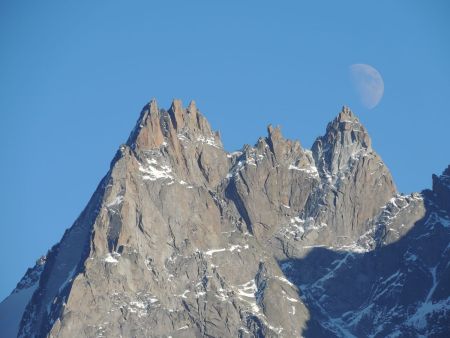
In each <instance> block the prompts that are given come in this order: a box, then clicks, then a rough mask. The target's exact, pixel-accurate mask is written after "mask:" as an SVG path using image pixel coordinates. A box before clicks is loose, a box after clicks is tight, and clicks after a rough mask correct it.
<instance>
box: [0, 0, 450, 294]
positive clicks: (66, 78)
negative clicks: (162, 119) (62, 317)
mask: <svg viewBox="0 0 450 338" xmlns="http://www.w3.org/2000/svg"><path fill="white" fill-rule="evenodd" d="M156 3H158V4H156ZM308 3H309V4H307V2H306V1H261V0H259V1H221V2H219V1H206V0H204V1H158V2H157V1H112V0H108V1H12V0H11V1H6V0H5V1H1V2H0V114H1V123H0V141H1V145H2V150H1V157H0V158H1V163H0V164H1V165H0V180H1V181H0V184H1V188H2V192H1V194H0V206H1V207H0V208H1V212H0V227H1V228H0V231H1V232H0V233H1V236H0V257H1V259H0V273H1V278H0V298H3V297H4V296H6V295H7V294H8V293H9V292H10V291H11V290H12V289H13V288H14V286H15V284H16V283H17V282H18V280H19V279H20V277H21V276H22V275H23V273H24V272H25V270H26V268H27V267H28V266H31V265H33V264H34V261H35V260H36V259H37V258H38V257H39V256H40V255H42V254H45V253H46V251H47V250H48V249H49V248H50V247H51V246H52V245H53V244H55V243H56V242H57V241H59V239H60V238H61V236H62V234H63V231H64V230H65V229H66V228H67V227H69V226H71V224H72V223H73V221H74V220H75V219H76V217H77V216H78V214H79V213H80V212H81V210H82V209H83V208H84V206H85V204H86V203H87V201H88V199H89V197H90V196H91V194H92V193H93V192H94V190H95V187H96V185H97V184H98V182H99V181H100V179H101V178H102V177H103V175H104V174H105V173H106V172H107V170H108V167H109V163H110V160H111V159H112V157H113V156H114V153H115V151H116V150H117V148H118V147H119V145H120V144H121V143H122V142H125V140H126V139H127V137H128V134H129V132H130V131H131V129H132V127H133V126H134V123H135V121H136V119H137V118H138V115H139V112H140V109H141V108H142V106H143V105H144V104H145V103H146V102H148V101H149V100H150V99H151V98H152V97H156V98H157V100H158V102H159V104H160V106H161V107H165V108H168V107H169V105H170V102H171V99H172V98H181V99H182V100H183V101H184V102H185V103H186V104H187V102H188V101H189V100H190V99H195V100H196V102H197V105H198V107H199V108H200V110H201V111H202V112H203V113H204V114H205V115H206V116H207V118H208V119H209V121H210V122H211V124H212V126H213V128H214V129H218V130H220V131H221V133H222V138H223V142H224V144H225V147H226V149H227V150H230V151H232V150H236V149H238V148H240V147H241V146H242V145H243V144H244V143H249V144H253V143H254V142H255V141H256V140H257V138H258V137H259V136H264V135H265V134H266V126H267V124H269V123H272V124H279V125H281V126H282V130H283V133H284V135H285V136H286V137H288V138H293V139H299V140H300V142H301V143H302V145H303V146H304V147H310V146H311V144H312V143H313V141H314V139H315V137H317V136H319V135H321V134H323V133H324V130H325V127H326V124H327V122H329V121H330V120H331V119H332V118H333V117H334V116H335V115H336V114H337V113H338V111H339V110H340V108H341V106H342V105H344V104H347V105H349V106H350V107H351V108H352V110H353V111H354V112H355V113H356V114H357V115H358V116H359V117H360V119H361V121H362V122H363V123H364V124H365V125H366V127H367V129H368V130H369V133H370V134H371V136H372V139H373V145H374V148H375V149H376V150H377V151H378V153H379V154H380V155H381V157H382V158H383V159H384V161H385V162H386V164H387V165H388V167H389V168H390V169H391V171H392V173H393V176H394V179H395V181H396V183H397V186H398V188H399V190H400V191H402V192H405V193H408V192H412V191H419V190H421V189H422V188H427V187H430V184H431V174H432V173H440V172H442V170H443V169H444V167H446V166H447V165H448V164H450V137H449V127H450V61H449V60H450V20H448V18H449V17H450V2H449V1H411V0H408V1H391V0H389V1H361V0H358V1H326V2H324V1H308ZM355 63H365V64H370V65H372V66H373V67H375V68H376V69H377V70H378V71H379V72H380V73H381V75H382V77H383V79H384V86H385V88H384V97H383V98H382V100H381V102H380V103H379V105H378V106H376V107H375V108H373V109H367V108H365V107H364V106H362V105H361V104H360V103H359V100H358V98H357V96H356V92H355V90H354V89H353V88H352V86H351V84H350V77H349V74H348V69H349V66H350V65H352V64H355Z"/></svg>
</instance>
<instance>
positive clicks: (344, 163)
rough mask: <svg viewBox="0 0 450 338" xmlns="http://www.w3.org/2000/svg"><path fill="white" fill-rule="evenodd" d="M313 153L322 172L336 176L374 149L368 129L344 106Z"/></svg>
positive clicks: (315, 145)
mask: <svg viewBox="0 0 450 338" xmlns="http://www.w3.org/2000/svg"><path fill="white" fill-rule="evenodd" d="M312 151H313V155H314V158H315V160H316V162H317V163H318V164H319V167H320V168H321V170H322V172H323V173H324V174H326V175H336V174H337V173H339V172H342V171H345V170H346V169H347V168H348V167H349V166H350V165H351V163H352V162H354V160H356V159H357V158H359V157H360V156H362V155H364V154H365V153H368V152H371V151H372V147H371V140H370V137H369V134H368V133H367V131H366V128H365V127H364V126H363V125H362V124H361V123H360V122H359V119H358V118H357V117H356V115H355V114H354V113H353V112H352V111H351V110H350V108H348V107H346V106H344V107H343V108H342V110H341V112H340V113H339V114H338V115H337V116H336V118H335V119H334V120H333V121H332V122H330V123H329V124H328V126H327V129H326V132H325V135H324V136H321V137H319V138H317V140H316V141H315V142H314V144H313V147H312Z"/></svg>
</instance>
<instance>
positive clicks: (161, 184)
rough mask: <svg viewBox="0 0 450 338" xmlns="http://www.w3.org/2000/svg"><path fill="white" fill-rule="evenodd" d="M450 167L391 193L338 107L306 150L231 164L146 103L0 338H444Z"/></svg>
mask: <svg viewBox="0 0 450 338" xmlns="http://www.w3.org/2000/svg"><path fill="white" fill-rule="evenodd" d="M449 261H450V166H449V167H448V168H447V169H446V170H445V171H444V173H443V174H442V175H440V176H435V175H434V176H433V187H432V189H431V190H424V191H422V192H420V193H414V194H411V195H403V194H400V193H398V191H397V189H396V187H395V185H394V182H393V179H392V177H391V174H390V172H389V170H388V168H387V167H386V165H385V164H384V163H383V161H382V160H381V158H380V156H379V155H378V154H377V153H376V152H375V151H374V150H373V148H372V145H371V139H370V137H369V135H368V133H367V130H366V129H365V127H364V126H363V125H362V124H361V123H360V122H359V120H358V118H357V117H356V116H355V115H354V114H353V112H351V111H350V109H348V108H347V107H344V108H343V109H342V111H341V112H340V113H339V114H338V116H337V117H336V118H335V119H334V120H333V121H331V122H330V123H329V124H328V126H327V129H326V132H325V134H324V135H323V136H321V137H319V138H318V139H317V140H316V141H315V143H314V145H313V147H312V149H311V150H307V149H304V148H302V146H301V145H300V143H299V142H298V141H291V140H287V139H285V138H284V137H283V136H282V134H281V131H280V128H274V127H272V126H269V127H268V130H267V136H266V137H261V138H259V139H258V140H257V142H256V144H255V145H254V146H249V145H246V146H244V147H243V148H242V149H241V151H237V152H232V153H228V152H226V151H225V150H224V149H223V146H222V142H221V140H220V134H219V133H218V132H214V131H213V130H212V129H211V127H210V125H209V123H208V121H207V120H206V119H205V117H204V116H203V115H202V114H201V113H200V112H199V110H198V109H197V107H196V105H195V103H194V102H191V103H190V104H189V106H188V107H187V108H183V106H182V104H181V102H180V101H178V100H174V101H173V103H172V105H171V107H170V109H169V110H167V111H166V110H163V109H159V108H158V106H157V104H156V101H154V100H153V101H151V102H150V103H149V104H148V105H146V106H145V107H144V108H143V110H142V112H141V114H140V117H139V119H138V121H137V124H136V126H135V128H134V129H133V131H132V132H131V134H130V136H129V138H128V141H127V142H126V144H123V145H122V146H120V148H119V150H118V151H117V153H116V155H115V157H114V159H113V160H112V163H111V166H110V170H109V171H108V173H107V174H106V176H105V177H104V178H103V180H102V181H101V182H100V184H99V186H98V188H97V190H96V191H95V193H94V195H93V196H92V198H91V199H90V201H89V203H88V205H87V206H86V208H85V209H84V210H83V212H82V213H81V214H80V216H79V217H78V219H77V220H76V221H75V223H74V224H73V225H72V227H70V228H69V229H68V230H67V231H66V232H65V233H64V236H63V238H62V239H61V241H60V242H59V243H58V244H56V245H55V246H54V247H52V248H51V250H49V252H48V253H47V255H46V256H45V257H42V258H41V259H40V260H39V261H38V262H37V264H36V266H35V267H34V268H31V269H29V270H28V271H27V273H26V274H25V276H24V278H23V279H22V280H21V281H20V282H19V284H18V285H17V287H16V289H15V290H14V291H13V292H12V293H11V295H10V296H9V297H7V298H6V299H5V300H4V301H3V302H2V303H1V304H0V332H1V334H0V335H1V336H2V337H16V336H18V337H299V336H304V337H418V336H427V337H448V336H450V325H449V323H450V264H448V262H449Z"/></svg>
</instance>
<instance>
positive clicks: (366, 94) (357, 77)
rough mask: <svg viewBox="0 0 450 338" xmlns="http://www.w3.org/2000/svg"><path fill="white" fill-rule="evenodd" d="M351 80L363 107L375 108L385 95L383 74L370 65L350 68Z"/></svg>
mask: <svg viewBox="0 0 450 338" xmlns="http://www.w3.org/2000/svg"><path fill="white" fill-rule="evenodd" d="M350 79H351V81H352V83H353V86H354V88H355V90H356V92H357V93H358V96H359V99H360V101H361V103H362V104H363V106H364V107H366V108H368V109H372V108H375V107H376V106H377V104H378V103H379V102H380V101H381V98H382V97H383V93H384V82H383V78H382V77H381V74H380V73H379V72H378V71H377V70H376V69H375V68H373V67H372V66H370V65H366V64H363V63H357V64H353V65H351V66H350Z"/></svg>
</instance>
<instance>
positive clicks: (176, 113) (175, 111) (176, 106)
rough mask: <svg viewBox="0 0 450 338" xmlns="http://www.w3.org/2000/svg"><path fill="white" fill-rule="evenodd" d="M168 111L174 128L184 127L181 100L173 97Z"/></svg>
mask: <svg viewBox="0 0 450 338" xmlns="http://www.w3.org/2000/svg"><path fill="white" fill-rule="evenodd" d="M168 113H169V115H170V118H171V119H172V124H173V126H174V127H175V129H181V128H183V127H184V111H183V104H182V102H181V100H179V99H174V100H173V101H172V105H171V106H170V108H169V111H168Z"/></svg>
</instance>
